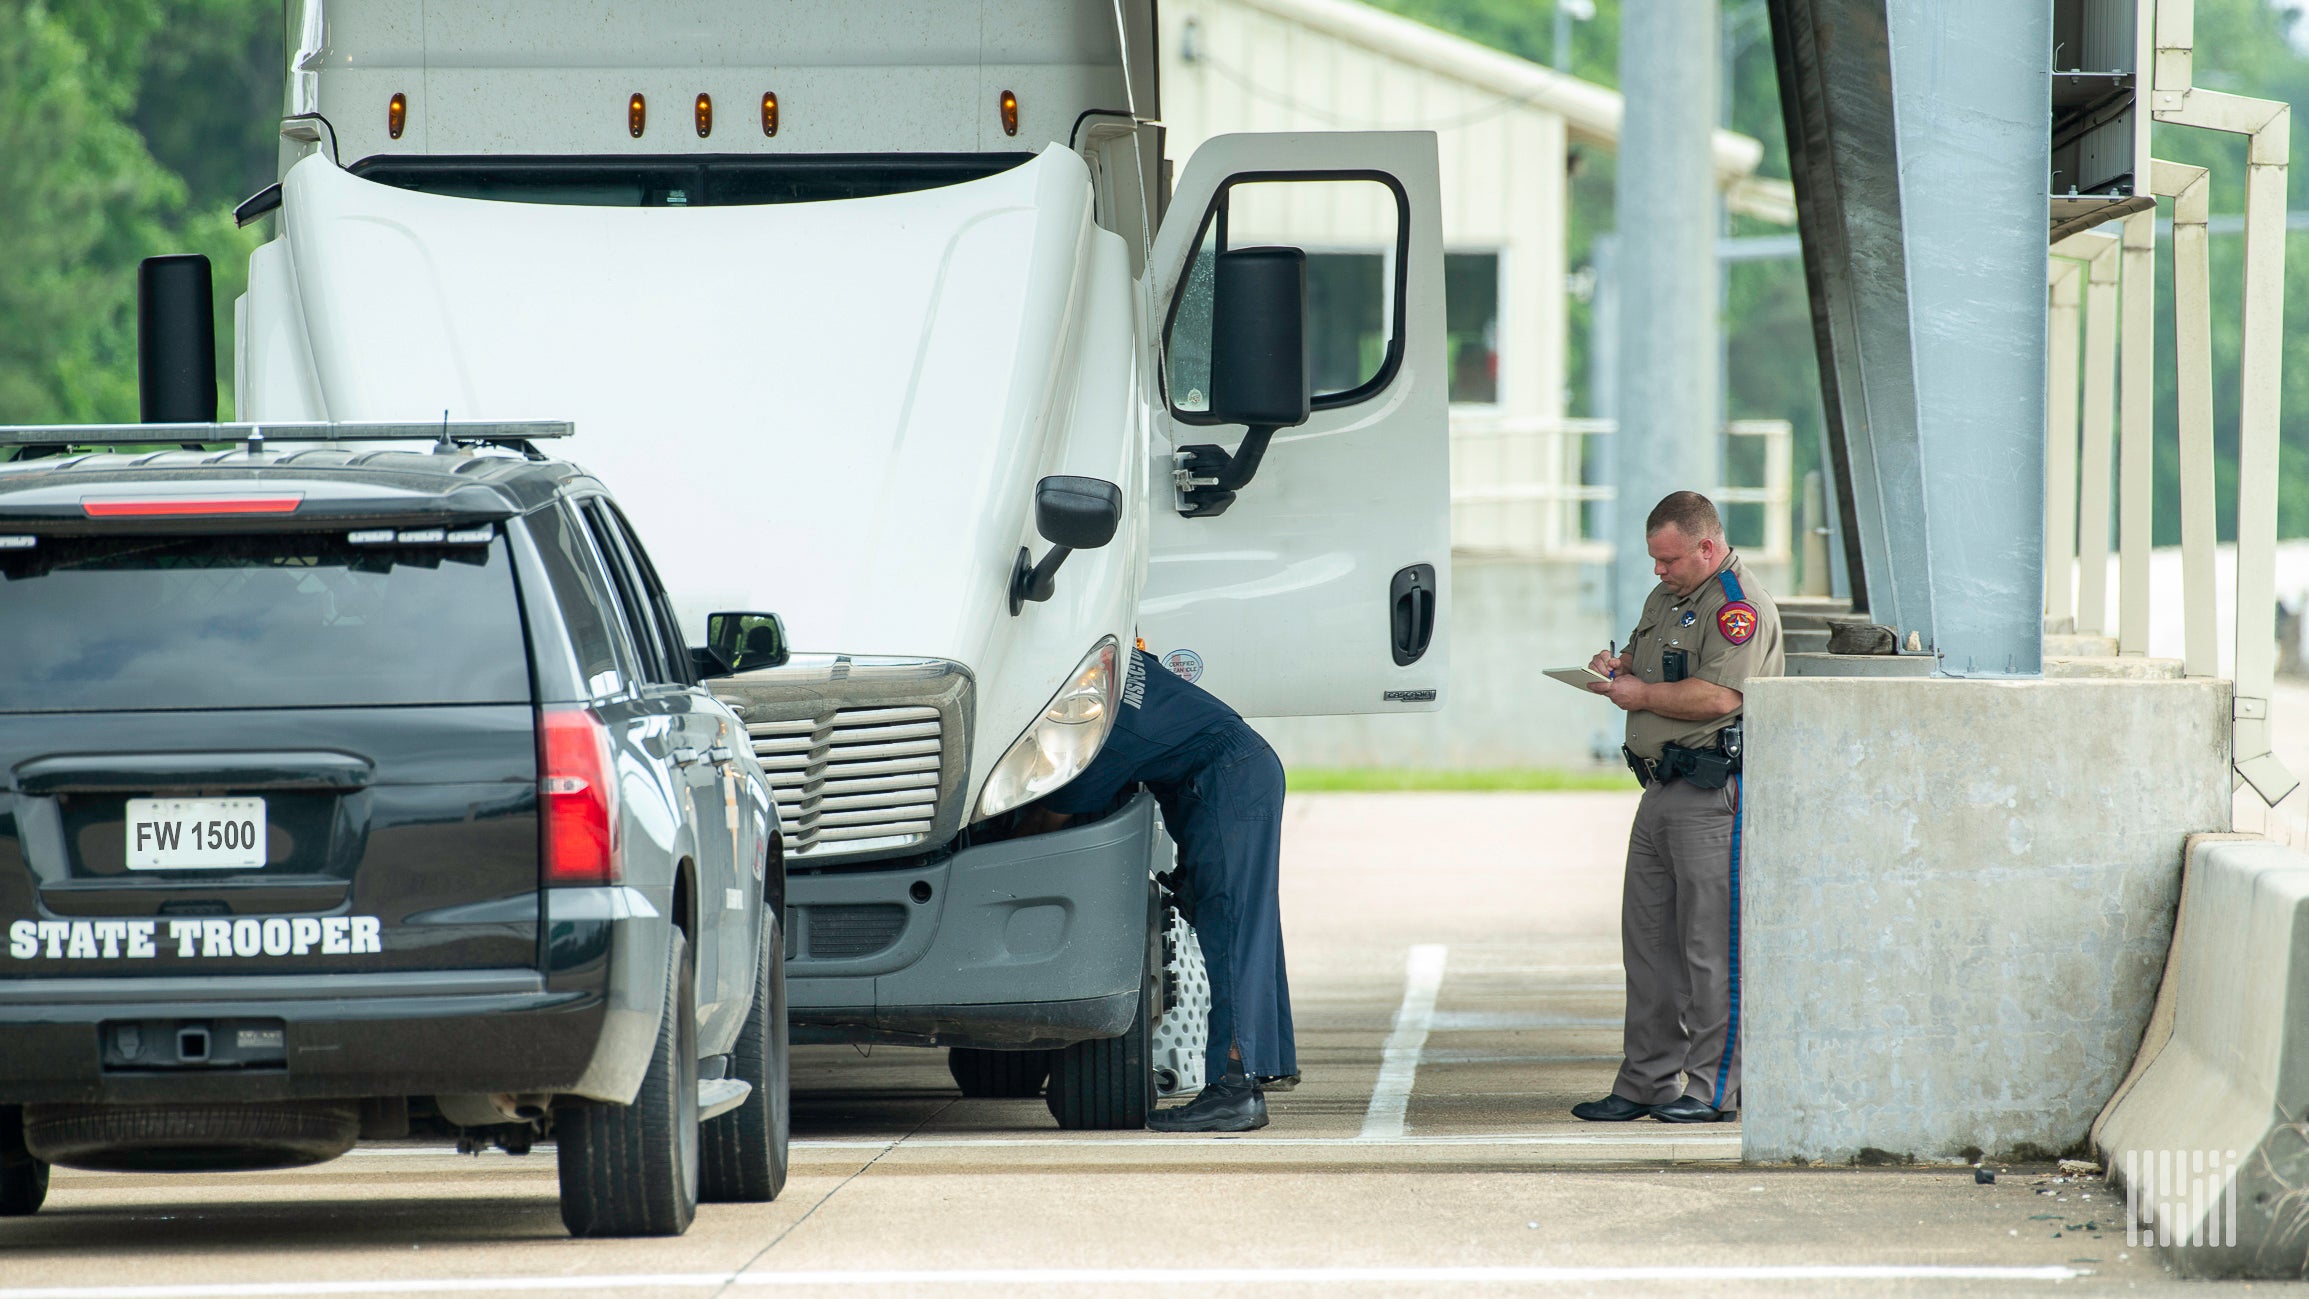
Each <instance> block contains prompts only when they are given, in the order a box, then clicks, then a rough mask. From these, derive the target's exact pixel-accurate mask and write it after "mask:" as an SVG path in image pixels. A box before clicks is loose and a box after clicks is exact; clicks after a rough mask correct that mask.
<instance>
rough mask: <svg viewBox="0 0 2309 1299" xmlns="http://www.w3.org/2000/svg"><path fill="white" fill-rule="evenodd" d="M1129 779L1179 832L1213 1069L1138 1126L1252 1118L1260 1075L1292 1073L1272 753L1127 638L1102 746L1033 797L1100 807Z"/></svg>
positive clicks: (1195, 1128) (1189, 1128)
mask: <svg viewBox="0 0 2309 1299" xmlns="http://www.w3.org/2000/svg"><path fill="white" fill-rule="evenodd" d="M1134 784H1143V785H1145V786H1146V787H1147V788H1148V789H1149V790H1151V791H1153V793H1154V796H1155V799H1156V801H1157V802H1158V803H1159V804H1160V805H1161V807H1162V814H1163V825H1164V826H1165V827H1166V828H1167V829H1169V831H1170V835H1171V838H1172V839H1174V840H1176V841H1177V843H1178V846H1179V866H1180V869H1181V872H1182V874H1183V876H1184V878H1183V879H1182V880H1181V881H1180V889H1181V892H1182V893H1183V894H1184V895H1185V897H1186V899H1187V901H1188V903H1189V905H1190V906H1191V907H1192V915H1191V919H1192V921H1193V924H1194V928H1195V935H1196V937H1197V938H1199V939H1200V940H1201V942H1202V948H1203V961H1204V964H1205V965H1207V966H1208V967H1209V971H1210V979H1211V1015H1210V1037H1209V1047H1208V1049H1207V1050H1206V1052H1205V1054H1204V1056H1203V1059H1204V1061H1205V1064H1204V1069H1205V1071H1206V1073H1217V1074H1218V1075H1219V1076H1218V1077H1216V1078H1214V1079H1212V1080H1210V1081H1208V1082H1206V1083H1205V1084H1204V1086H1203V1090H1202V1093H1201V1094H1200V1095H1198V1096H1197V1097H1195V1099H1194V1101H1193V1102H1192V1103H1190V1104H1187V1105H1178V1106H1172V1107H1171V1108H1169V1109H1163V1110H1157V1111H1155V1112H1154V1113H1152V1114H1150V1115H1148V1116H1147V1126H1148V1127H1150V1128H1153V1129H1154V1130H1155V1131H1157V1132H1247V1131H1250V1130H1252V1129H1254V1128H1263V1127H1265V1126H1266V1125H1267V1103H1266V1100H1265V1098H1264V1097H1263V1096H1262V1095H1261V1091H1262V1089H1263V1088H1265V1087H1269V1086H1273V1087H1276V1088H1277V1089H1278V1090H1280V1089H1286V1088H1288V1087H1290V1086H1292V1085H1295V1084H1296V1083H1297V1082H1298V1073H1299V1059H1298V1051H1297V1047H1296V1045H1295V1044H1294V1042H1293V1040H1292V1033H1291V989H1290V985H1289V982H1288V980H1287V979H1286V978H1285V976H1284V971H1283V917H1282V910H1281V906H1280V904H1279V901H1278V899H1277V897H1276V890H1277V886H1278V883H1279V880H1280V874H1281V865H1282V848H1283V764H1282V761H1281V759H1279V758H1277V757H1276V756H1275V751H1274V750H1273V749H1271V748H1269V747H1267V742H1266V741H1265V740H1263V739H1261V738H1260V737H1259V733H1258V732H1257V731H1254V730H1252V729H1251V728H1250V726H1249V724H1248V723H1246V722H1244V721H1243V719H1242V718H1241V717H1240V716H1239V715H1237V714H1236V712H1235V710H1234V709H1232V708H1229V707H1227V706H1226V705H1225V704H1224V703H1221V702H1220V701H1219V700H1218V698H1217V697H1216V696H1214V695H1212V694H1211V693H1210V692H1209V691H1207V690H1204V689H1202V688H1201V687H1200V686H1197V685H1194V684H1193V683H1191V682H1188V681H1185V680H1183V679H1181V678H1180V677H1178V676H1176V675H1174V674H1173V673H1171V672H1170V671H1169V670H1168V669H1166V668H1165V667H1163V665H1162V664H1161V663H1160V662H1159V661H1157V660H1156V659H1155V658H1154V656H1152V655H1150V654H1148V653H1147V652H1146V651H1145V650H1143V649H1142V650H1135V651H1133V652H1132V654H1131V656H1130V666H1129V670H1128V672H1127V674H1126V675H1125V677H1124V679H1123V689H1122V706H1121V707H1120V708H1119V709H1117V710H1116V715H1115V720H1114V729H1113V731H1111V732H1110V733H1109V734H1108V736H1107V741H1106V747H1105V748H1104V749H1102V750H1100V751H1099V755H1098V757H1097V758H1095V759H1093V760H1092V761H1091V764H1090V766H1089V767H1087V768H1085V769H1084V770H1083V773H1082V774H1081V775H1079V776H1077V777H1075V778H1074V780H1073V781H1071V782H1070V783H1068V784H1067V785H1066V786H1065V787H1064V788H1062V789H1060V790H1058V791H1056V792H1055V793H1052V794H1050V795H1049V796H1047V797H1046V798H1044V799H1043V800H1042V804H1041V808H1042V810H1043V811H1045V812H1048V813H1063V814H1067V815H1079V814H1086V813H1096V812H1103V811H1105V810H1106V809H1107V808H1109V807H1111V806H1112V805H1113V804H1114V800H1115V798H1116V797H1117V796H1118V795H1120V794H1121V793H1122V791H1123V790H1124V789H1126V788H1128V787H1129V786H1131V785H1134ZM1222 1061H1223V1062H1224V1067H1223V1069H1222V1068H1221V1062H1222Z"/></svg>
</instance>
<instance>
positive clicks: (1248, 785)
mask: <svg viewBox="0 0 2309 1299" xmlns="http://www.w3.org/2000/svg"><path fill="white" fill-rule="evenodd" d="M1237 727H1238V728H1239V729H1238V730H1237V731H1236V732H1235V733H1231V734H1226V735H1225V737H1224V740H1223V742H1222V743H1220V744H1218V745H1215V746H1214V747H1213V751H1212V752H1211V754H1210V756H1209V757H1208V758H1207V759H1205V760H1204V761H1203V762H1201V763H1200V764H1198V765H1197V766H1196V768H1195V770H1194V771H1193V773H1192V774H1190V775H1189V776H1188V777H1187V779H1186V780H1185V781H1183V782H1181V783H1180V784H1178V785H1174V786H1171V787H1169V788H1167V789H1166V788H1163V787H1161V786H1158V787H1157V788H1156V794H1157V796H1158V797H1159V798H1160V799H1161V801H1162V809H1163V824H1164V825H1165V826H1166V827H1168V828H1169V830H1170V834H1171V838H1173V839H1175V840H1177V841H1178V845H1179V865H1180V866H1181V868H1182V869H1183V871H1184V874H1185V878H1184V879H1183V880H1181V881H1180V887H1181V890H1182V891H1183V892H1184V893H1185V894H1186V896H1187V897H1188V899H1189V900H1190V902H1191V905H1192V907H1193V910H1194V926H1195V935H1196V937H1197V938H1198V939H1200V940H1201V942H1202V948H1203V961H1204V963H1205V964H1206V965H1207V966H1208V967H1209V969H1210V977H1211V1024H1210V1047H1209V1054H1208V1055H1206V1056H1205V1057H1204V1069H1205V1070H1206V1072H1207V1073H1208V1074H1209V1076H1211V1077H1213V1078H1216V1077H1217V1076H1218V1075H1219V1074H1220V1073H1222V1072H1226V1071H1228V1070H1230V1069H1232V1068H1234V1067H1235V1066H1233V1065H1232V1064H1230V1063H1229V1061H1228V1054H1227V1053H1228V1048H1229V1047H1230V1046H1232V1047H1235V1048H1237V1049H1239V1050H1240V1052H1241V1054H1242V1063H1241V1071H1242V1072H1244V1073H1249V1074H1252V1075H1255V1076H1257V1075H1264V1076H1282V1075H1285V1074H1295V1073H1297V1072H1299V1053H1298V1048H1297V1046H1296V1044H1295V1043H1294V1042H1293V1040H1292V1032H1291V988H1290V983H1289V981H1288V979H1287V978H1286V977H1285V975H1284V972H1283V913H1282V908H1281V905H1280V903H1279V900H1278V899H1277V896H1276V893H1277V890H1278V888H1279V886H1280V880H1281V869H1282V852H1283V764H1282V762H1281V760H1280V759H1278V758H1276V757H1275V751H1274V750H1273V749H1271V748H1269V747H1267V742H1266V741H1265V740H1262V739H1260V738H1259V736H1258V734H1257V733H1256V732H1255V731H1253V730H1251V728H1250V727H1248V726H1243V725H1241V724H1240V723H1237Z"/></svg>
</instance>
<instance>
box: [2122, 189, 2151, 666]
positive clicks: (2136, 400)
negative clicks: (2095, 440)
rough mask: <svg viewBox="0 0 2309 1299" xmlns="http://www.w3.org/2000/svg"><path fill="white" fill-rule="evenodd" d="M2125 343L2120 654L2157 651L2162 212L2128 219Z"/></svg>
mask: <svg viewBox="0 0 2309 1299" xmlns="http://www.w3.org/2000/svg"><path fill="white" fill-rule="evenodd" d="M2123 238H2124V254H2123V257H2124V269H2123V271H2122V273H2121V275H2120V276H2119V282H2120V284H2121V289H2120V292H2121V293H2122V294H2123V302H2122V308H2121V309H2122V311H2123V323H2122V326H2121V333H2122V335H2123V340H2124V341H2123V348H2122V353H2121V363H2120V368H2119V370H2118V378H2117V384H2118V390H2119V391H2118V399H2117V411H2118V419H2119V421H2120V427H2119V430H2118V434H2117V439H2118V440H2117V653H2119V654H2147V653H2148V652H2149V548H2150V547H2151V546H2152V545H2154V544H2155V539H2154V533H2153V532H2152V531H2151V528H2150V522H2151V513H2150V512H2151V511H2152V510H2153V509H2154V508H2155V475H2154V472H2153V470H2154V464H2155V454H2156V438H2157V418H2156V416H2157V410H2156V401H2157V214H2156V212H2155V211H2154V210H2151V211H2147V212H2135V213H2134V214H2133V215H2131V216H2129V217H2126V218H2125V225H2124V236H2123Z"/></svg>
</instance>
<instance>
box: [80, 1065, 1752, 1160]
mask: <svg viewBox="0 0 2309 1299" xmlns="http://www.w3.org/2000/svg"><path fill="white" fill-rule="evenodd" d="M1610 1058H1611V1059H1614V1060H1617V1059H1619V1057H1618V1056H1612V1057H1610ZM1196 1140H1197V1141H1223V1142H1225V1143H1227V1144H1228V1145H1235V1146H1598V1147H1611V1146H1647V1147H1648V1146H1664V1145H1672V1146H1679V1147H1681V1146H1706V1147H1719V1146H1720V1147H1722V1148H1723V1149H1725V1150H1728V1151H1732V1152H1735V1153H1736V1152H1737V1151H1738V1150H1739V1148H1740V1138H1739V1137H1738V1136H1737V1135H1736V1134H1724V1135H1716V1134H1709V1135H1705V1136H1701V1135H1696V1134H1687V1133H1685V1132H1683V1131H1679V1130H1674V1129H1666V1128H1662V1129H1658V1130H1657V1131H1655V1129H1654V1128H1652V1127H1651V1126H1650V1125H1645V1126H1644V1127H1642V1128H1641V1129H1639V1130H1637V1131H1632V1132H1504V1133H1481V1132H1475V1133H1467V1134H1464V1135H1452V1136H1417V1137H1361V1136H1357V1137H1235V1136H1214V1137H1200V1138H1196ZM900 1144H903V1145H904V1146H905V1147H906V1149H908V1150H922V1149H940V1150H952V1149H969V1148H972V1147H977V1146H1031V1147H1049V1148H1056V1149H1067V1148H1075V1149H1085V1150H1096V1149H1103V1148H1106V1147H1110V1146H1134V1147H1143V1146H1147V1145H1183V1144H1186V1142H1185V1141H1183V1140H1182V1139H1181V1138H1178V1137H1170V1136H1149V1135H1147V1134H1145V1133H1117V1134H1115V1135H1114V1136H1111V1137H1094V1136H1088V1135H1084V1136H1079V1137H905V1138H899V1137H816V1138H807V1139H804V1138H796V1139H795V1140H794V1142H793V1148H794V1149H796V1150H888V1149H890V1148H891V1147H893V1146H897V1145H900ZM487 1154H488V1155H490V1156H494V1157H495V1158H499V1159H503V1158H505V1157H506V1156H504V1155H502V1154H499V1153H497V1152H495V1151H490V1152H487ZM418 1157H423V1158H431V1159H466V1158H475V1157H476V1156H469V1155H459V1154H458V1153H457V1151H456V1149H455V1148H454V1147H451V1146H435V1147H415V1148H413V1147H408V1146H383V1147H378V1148H376V1149H366V1148H364V1149H356V1150H354V1151H352V1152H351V1153H349V1154H347V1155H345V1156H344V1158H346V1159H348V1160H353V1159H368V1158H385V1159H406V1158H418ZM77 1175H78V1174H75V1176H77ZM96 1176H103V1174H96Z"/></svg>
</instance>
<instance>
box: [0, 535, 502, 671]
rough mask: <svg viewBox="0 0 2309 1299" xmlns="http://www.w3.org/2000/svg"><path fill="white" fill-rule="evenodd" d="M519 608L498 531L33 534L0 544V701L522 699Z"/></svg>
mask: <svg viewBox="0 0 2309 1299" xmlns="http://www.w3.org/2000/svg"><path fill="white" fill-rule="evenodd" d="M387 535H390V533H388V534H387ZM519 609H520V606H519V605H518V604H517V603H516V601H515V598H514V590H513V576H512V572H511V568H510V564H509V561H508V560H507V558H506V554H505V541H504V539H503V538H502V537H498V538H497V539H495V540H493V541H489V542H487V543H483V544H470V543H469V544H463V545H393V544H385V545H367V544H364V545H355V544H352V543H351V542H350V541H349V540H348V534H346V533H343V532H336V533H270V534H255V535H247V536H215V535H210V536H193V537H152V536H83V537H49V536H43V537H40V538H38V539H37V540H36V541H35V542H34V544H33V545H32V546H31V547H29V548H26V549H15V550H0V713H25V712H62V711H72V712H84V711H113V710H126V709H164V708H165V709H178V708H293V707H322V706H337V705H364V704H476V703H526V702H528V701H529V699H530V684H529V655H528V649H527V641H526V639H525V638H524V636H523V634H522V629H521V619H520V612H519Z"/></svg>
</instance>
